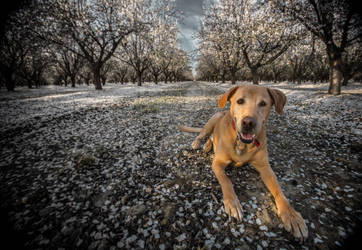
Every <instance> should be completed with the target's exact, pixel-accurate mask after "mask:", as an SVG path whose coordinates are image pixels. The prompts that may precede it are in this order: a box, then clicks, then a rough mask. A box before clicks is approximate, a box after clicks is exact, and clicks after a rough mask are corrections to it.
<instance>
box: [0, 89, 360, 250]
mask: <svg viewBox="0 0 362 250" xmlns="http://www.w3.org/2000/svg"><path fill="white" fill-rule="evenodd" d="M266 86H269V87H277V88H279V89H281V90H282V91H284V92H285V93H286V95H287V97H288V103H287V105H286V107H285V114H284V115H283V116H279V115H277V114H276V113H275V112H273V113H272V115H271V117H270V120H269V122H268V125H267V133H268V151H269V155H270V161H271V166H272V168H273V169H274V171H275V173H276V175H277V177H278V180H279V182H280V184H281V187H282V189H283V190H284V192H285V195H286V196H287V197H288V198H289V200H290V202H291V204H292V205H293V206H294V207H295V208H296V210H298V211H299V212H300V213H301V214H302V216H303V217H304V219H305V220H306V223H307V226H308V229H309V237H308V239H307V240H306V241H305V242H302V243H301V242H298V241H295V240H294V239H293V237H292V236H291V235H290V234H289V233H288V232H286V231H285V230H284V228H283V225H282V224H281V220H280V219H279V218H278V216H277V214H276V206H275V203H274V200H273V198H272V196H271V194H270V193H269V192H268V190H267V189H266V187H265V186H264V184H263V183H262V181H261V179H260V177H259V175H258V173H257V172H256V171H255V170H254V169H253V167H252V166H250V165H246V166H243V167H240V168H235V167H232V166H230V167H229V168H228V169H227V174H228V176H230V178H231V179H232V182H233V184H234V188H235V191H236V193H237V195H238V197H239V200H240V201H241V204H242V207H243V210H244V218H243V221H242V222H240V223H238V222H236V221H234V220H230V219H229V218H228V217H227V216H226V214H225V212H224V210H223V205H222V193H221V189H220V186H219V185H218V182H217V180H216V178H215V177H214V175H213V173H212V170H211V162H212V154H211V153H209V154H205V153H203V152H202V151H201V150H192V149H191V146H190V145H191V142H192V141H193V139H194V137H195V136H196V135H195V134H190V133H182V132H180V131H178V130H177V125H179V124H185V125H189V126H202V125H203V124H204V123H205V122H206V121H207V120H208V118H209V117H210V116H211V115H212V114H213V113H215V112H217V111H218V108H217V98H218V96H219V95H220V94H221V93H223V92H224V91H225V90H226V89H227V88H229V87H230V85H228V84H215V83H199V82H188V83H182V84H174V85H169V86H163V87H162V88H159V89H158V90H157V91H156V90H155V88H150V89H147V88H145V89H144V91H143V92H137V94H135V95H131V96H129V95H128V96H120V97H117V96H116V95H112V96H113V99H112V101H109V98H108V96H107V95H108V94H110V93H111V92H112V88H109V89H106V90H104V92H102V98H103V99H102V101H99V102H98V101H93V102H92V101H89V100H93V99H94V100H96V97H94V94H89V95H90V96H91V97H92V98H93V99H92V98H89V100H88V99H87V102H86V103H87V104H86V105H80V104H79V103H80V102H81V101H82V100H84V98H85V97H84V96H83V94H81V93H78V92H77V91H75V92H67V93H59V92H57V93H56V94H57V96H54V95H52V98H55V99H56V98H59V99H57V100H59V102H51V101H50V96H51V95H50V94H51V91H50V92H44V94H39V93H38V95H37V96H36V97H31V96H27V94H25V95H17V94H15V95H14V96H12V97H5V94H4V93H0V111H1V114H2V116H3V119H2V121H0V124H1V130H0V148H1V153H0V171H1V172H0V190H1V193H0V197H1V203H0V208H1V221H4V223H1V224H2V225H1V227H2V232H1V236H2V237H3V239H4V241H3V242H9V243H10V244H11V245H12V246H13V247H12V248H14V249H15V247H17V248H21V247H23V248H26V249H75V248H76V249H258V250H259V249H339V248H340V249H346V248H348V247H350V246H351V245H349V244H350V243H351V239H352V240H353V239H358V238H353V236H355V237H359V233H360V231H359V229H360V225H361V222H362V210H361V209H362V206H361V201H362V192H361V188H362V165H361V160H362V140H361V139H362V133H361V131H362V125H361V121H362V106H361V105H362V104H361V103H362V94H361V89H362V86H360V85H356V86H353V87H351V88H350V89H348V90H346V91H345V94H343V95H341V96H339V97H334V96H328V95H326V92H325V86H323V87H321V88H319V87H313V86H312V87H310V86H304V87H303V86H295V85H286V84H281V85H272V84H269V85H268V84H267V85H266ZM114 88H117V85H115V86H114ZM58 91H59V90H58ZM107 91H108V92H107ZM93 92H94V91H93ZM93 92H92V93H93ZM75 93H78V94H79V95H74V94H75ZM87 93H88V92H87ZM53 94H55V93H53ZM63 94H64V95H66V94H69V95H72V99H71V106H69V107H70V108H66V107H68V106H66V105H68V104H69V103H70V102H69V100H68V99H61V98H62V97H61V96H62V95H63ZM89 95H88V94H87V98H88V97H89ZM34 98H35V99H34ZM36 98H38V99H36ZM39 98H40V99H39ZM37 100H38V101H37ZM39 100H41V106H39V103H40V102H39ZM24 110H27V112H24ZM24 117H26V119H25V118H24ZM4 246H5V244H4Z"/></svg>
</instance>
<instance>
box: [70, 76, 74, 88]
mask: <svg viewBox="0 0 362 250" xmlns="http://www.w3.org/2000/svg"><path fill="white" fill-rule="evenodd" d="M70 81H71V82H72V88H75V76H71V77H70Z"/></svg>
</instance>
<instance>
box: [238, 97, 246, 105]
mask: <svg viewBox="0 0 362 250" xmlns="http://www.w3.org/2000/svg"><path fill="white" fill-rule="evenodd" d="M244 102H245V101H244V99H243V98H240V99H239V100H238V101H237V103H238V104H243V103H244Z"/></svg>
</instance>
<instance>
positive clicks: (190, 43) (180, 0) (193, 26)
mask: <svg viewBox="0 0 362 250" xmlns="http://www.w3.org/2000/svg"><path fill="white" fill-rule="evenodd" d="M202 5H203V0H176V9H177V10H179V11H181V12H182V13H183V18H182V20H181V21H180V22H179V29H180V33H179V41H180V44H181V47H182V48H183V49H184V50H185V51H187V52H188V53H189V54H190V55H191V54H192V52H193V51H194V50H195V49H196V48H197V41H196V38H195V35H196V33H197V32H198V31H199V29H200V20H201V18H202V16H203V14H204V13H203V9H202ZM192 64H193V67H194V65H195V62H193V63H192Z"/></svg>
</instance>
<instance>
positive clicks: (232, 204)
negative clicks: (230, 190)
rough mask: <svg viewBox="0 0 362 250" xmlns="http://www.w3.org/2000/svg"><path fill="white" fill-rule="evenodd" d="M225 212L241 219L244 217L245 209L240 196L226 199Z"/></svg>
mask: <svg viewBox="0 0 362 250" xmlns="http://www.w3.org/2000/svg"><path fill="white" fill-rule="evenodd" d="M224 207H225V212H226V213H227V214H228V215H229V216H232V217H234V218H235V219H237V220H238V221H241V220H242V218H243V209H242V207H241V205H240V202H239V200H238V198H236V197H235V198H228V199H224Z"/></svg>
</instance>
